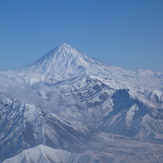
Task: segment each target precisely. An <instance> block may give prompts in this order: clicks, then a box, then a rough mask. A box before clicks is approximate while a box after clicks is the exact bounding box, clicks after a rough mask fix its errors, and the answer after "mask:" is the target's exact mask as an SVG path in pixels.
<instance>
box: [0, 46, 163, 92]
mask: <svg viewBox="0 0 163 163" xmlns="http://www.w3.org/2000/svg"><path fill="white" fill-rule="evenodd" d="M2 74H6V75H8V76H9V77H13V78H15V75H16V76H21V77H22V78H23V79H25V80H26V81H28V82H29V83H31V84H34V83H37V82H39V81H43V82H48V83H56V82H57V81H63V80H68V79H71V78H74V77H77V76H80V75H84V74H86V75H92V76H96V77H99V78H102V79H112V80H114V81H116V82H119V83H123V84H126V85H135V86H139V87H142V86H143V87H144V88H148V89H150V90H151V89H160V88H162V84H163V74H162V73H157V72H152V71H150V70H139V71H138V72H132V71H128V70H124V69H122V68H119V67H115V66H110V65H107V64H104V63H102V62H100V61H98V60H96V59H93V58H91V57H88V56H86V55H84V54H83V53H81V52H79V51H78V50H76V49H74V48H73V47H71V46H70V45H68V44H65V43H62V44H60V45H59V46H58V47H56V48H54V49H53V50H51V51H50V52H49V53H47V54H46V55H45V56H43V57H42V58H41V59H39V60H38V61H36V62H34V63H32V64H30V65H28V66H25V67H22V68H18V69H16V70H14V71H13V70H11V71H8V72H4V73H2Z"/></svg>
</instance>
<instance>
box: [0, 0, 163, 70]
mask: <svg viewBox="0 0 163 163" xmlns="http://www.w3.org/2000/svg"><path fill="white" fill-rule="evenodd" d="M61 42H66V43H68V44H70V45H72V46H73V47H75V48H77V49H79V50H80V51H82V52H84V53H86V54H87V55H89V56H92V57H94V58H97V59H99V60H101V61H104V62H106V63H108V64H111V65H116V66H120V67H123V68H125V69H129V70H137V69H140V68H142V69H152V70H154V71H160V72H163V0H0V70H7V69H11V68H16V67H19V66H23V65H26V64H29V63H31V62H33V61H35V60H37V59H39V58H40V57H41V56H43V55H44V54H46V53H47V52H48V51H50V50H51V49H53V48H54V47H56V46H57V45H58V44H59V43H61Z"/></svg>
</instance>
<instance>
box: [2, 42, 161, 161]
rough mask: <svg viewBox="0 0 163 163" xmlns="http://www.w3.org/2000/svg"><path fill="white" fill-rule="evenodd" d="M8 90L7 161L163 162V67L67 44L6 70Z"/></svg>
mask: <svg viewBox="0 0 163 163" xmlns="http://www.w3.org/2000/svg"><path fill="white" fill-rule="evenodd" d="M0 91H1V93H0V140H1V141H0V160H1V161H4V160H6V159H8V158H11V157H12V158H11V159H9V160H6V161H4V162H14V161H17V160H20V161H19V162H21V161H24V162H32V161H33V160H37V161H36V162H41V161H42V162H48V161H49V162H57V161H58V162H59V158H60V159H61V161H60V162H65V161H63V160H67V159H73V161H72V162H74V163H75V162H107V163H108V162H133V161H135V162H141V161H142V162H143V163H144V162H151V163H153V162H160V163H162V161H163V155H162V153H163V147H162V145H161V144H163V74H162V73H159V72H153V71H151V70H139V71H137V72H132V71H128V70H124V69H122V68H119V67H115V66H111V65H107V64H105V63H102V62H100V61H98V60H96V59H93V58H91V57H88V56H86V55H84V54H83V53H81V52H79V51H78V50H76V49H74V48H73V47H71V46H70V45H67V44H65V43H63V44H60V45H59V46H58V47H56V48H55V49H53V50H52V51H50V52H49V53H48V54H46V55H45V56H43V57H42V58H41V59H39V60H38V61H36V62H34V63H32V64H30V65H28V66H25V67H21V68H18V69H15V70H9V71H6V72H1V73H0ZM40 144H42V145H40ZM34 152H35V153H37V154H38V155H37V156H36V157H35V156H34V155H33V153H34ZM51 153H54V155H51ZM63 153H64V154H65V155H66V156H67V157H63ZM15 155H16V156H15ZM13 156H15V157H13ZM88 160H89V161H88Z"/></svg>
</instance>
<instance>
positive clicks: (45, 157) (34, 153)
mask: <svg viewBox="0 0 163 163" xmlns="http://www.w3.org/2000/svg"><path fill="white" fill-rule="evenodd" d="M20 162H23V163H30V162H34V163H54V162H55V163H64V162H65V163H66V162H68V163H77V162H78V163H88V162H89V163H100V161H99V160H98V159H97V158H95V157H94V156H92V155H91V154H89V153H84V154H77V153H70V152H67V151H63V150H60V149H53V148H50V147H47V146H44V145H39V146H36V147H34V148H31V149H28V150H24V151H23V152H21V153H20V154H18V155H17V156H15V157H13V158H11V159H8V160H5V161H4V162H3V163H20Z"/></svg>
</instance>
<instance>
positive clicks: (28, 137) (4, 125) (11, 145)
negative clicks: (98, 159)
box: [0, 94, 91, 161]
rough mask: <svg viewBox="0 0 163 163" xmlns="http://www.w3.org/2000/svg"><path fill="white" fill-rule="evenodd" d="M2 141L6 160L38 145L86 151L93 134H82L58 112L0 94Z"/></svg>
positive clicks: (0, 157)
mask: <svg viewBox="0 0 163 163" xmlns="http://www.w3.org/2000/svg"><path fill="white" fill-rule="evenodd" d="M0 140H1V141H0V160H1V161H2V160H4V159H5V158H9V157H11V156H13V155H15V154H17V153H18V152H20V151H22V150H23V149H26V148H31V147H34V146H36V145H38V144H46V145H48V146H51V147H53V148H60V149H67V150H69V151H76V152H77V151H82V150H84V149H86V148H87V146H89V141H90V140H91V133H90V132H85V133H82V132H80V131H78V130H76V129H74V128H73V126H72V125H70V124H69V123H68V122H65V121H63V120H61V119H58V118H57V116H56V115H54V114H50V113H48V112H47V111H46V113H45V111H41V110H40V109H39V108H36V107H35V106H32V105H28V104H23V103H21V102H19V101H18V100H14V99H11V98H10V97H8V96H6V95H4V94H0Z"/></svg>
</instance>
